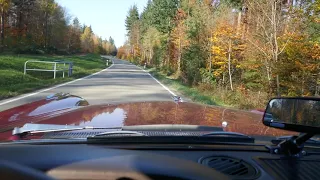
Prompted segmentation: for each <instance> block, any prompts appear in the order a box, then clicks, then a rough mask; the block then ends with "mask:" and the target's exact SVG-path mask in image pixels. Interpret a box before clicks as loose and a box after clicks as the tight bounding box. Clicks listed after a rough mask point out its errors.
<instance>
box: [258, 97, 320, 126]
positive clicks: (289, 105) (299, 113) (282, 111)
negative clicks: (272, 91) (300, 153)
mask: <svg viewBox="0 0 320 180" xmlns="http://www.w3.org/2000/svg"><path fill="white" fill-rule="evenodd" d="M263 120H264V121H265V122H267V123H275V122H279V123H286V124H296V125H303V126H313V127H320V100H313V99H311V100H310V99H286V98H282V99H281V98H279V99H272V100H271V101H270V102H269V104H268V106H267V109H266V111H265V114H264V119H263Z"/></svg>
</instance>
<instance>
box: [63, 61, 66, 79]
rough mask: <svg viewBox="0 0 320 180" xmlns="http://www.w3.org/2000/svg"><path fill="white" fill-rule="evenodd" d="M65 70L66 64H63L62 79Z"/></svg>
mask: <svg viewBox="0 0 320 180" xmlns="http://www.w3.org/2000/svg"><path fill="white" fill-rule="evenodd" d="M65 70H66V63H63V71H62V78H64V71H65Z"/></svg>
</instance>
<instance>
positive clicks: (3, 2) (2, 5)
mask: <svg viewBox="0 0 320 180" xmlns="http://www.w3.org/2000/svg"><path fill="white" fill-rule="evenodd" d="M10 5H11V1H10V0H0V13H1V14H0V39H1V40H0V52H1V51H2V49H3V46H4V38H5V26H4V25H5V16H6V13H7V11H8V9H9V8H10Z"/></svg>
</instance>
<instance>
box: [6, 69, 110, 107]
mask: <svg viewBox="0 0 320 180" xmlns="http://www.w3.org/2000/svg"><path fill="white" fill-rule="evenodd" d="M113 65H114V64H113V63H112V65H111V66H109V67H108V68H106V69H103V70H101V71H99V72H96V73H94V74H91V75H89V76H86V77H83V78H80V79H76V80H73V81H70V82H66V83H63V84H59V85H56V86H53V87H51V88H47V89H42V90H39V91H36V92H34V93H29V94H25V95H22V96H20V97H17V98H14V99H10V100H7V101H4V102H2V103H0V106H1V105H5V104H8V103H11V102H14V101H18V100H20V99H23V98H26V97H30V96H34V95H37V94H39V93H43V92H46V91H50V90H52V89H56V88H58V87H61V86H65V85H68V84H71V83H75V82H77V81H81V80H84V79H87V78H90V77H92V76H94V75H97V74H99V73H101V72H103V71H106V70H108V69H109V68H111V67H112V66H113Z"/></svg>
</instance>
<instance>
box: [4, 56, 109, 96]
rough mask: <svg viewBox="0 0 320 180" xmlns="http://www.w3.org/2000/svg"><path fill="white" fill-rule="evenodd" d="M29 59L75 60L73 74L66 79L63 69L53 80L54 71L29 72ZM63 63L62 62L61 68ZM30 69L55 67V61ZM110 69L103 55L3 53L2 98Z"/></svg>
mask: <svg viewBox="0 0 320 180" xmlns="http://www.w3.org/2000/svg"><path fill="white" fill-rule="evenodd" d="M27 60H39V61H53V60H66V61H71V62H73V74H72V77H67V73H65V78H62V72H59V73H57V75H56V77H57V78H56V79H53V72H34V71H28V72H27V75H24V74H23V69H24V63H25V61H27ZM62 66H63V65H58V67H57V68H58V69H59V68H61V67H62ZM28 68H40V69H52V64H39V63H38V64H37V63H30V64H28ZM104 68H106V64H105V61H104V60H102V58H101V57H100V56H99V55H93V54H90V55H86V56H43V55H39V56H36V55H0V99H5V98H9V97H13V96H17V95H19V94H22V93H27V92H32V91H34V90H37V89H41V88H46V87H50V86H53V85H56V84H60V83H63V82H67V81H71V80H73V79H77V78H80V77H84V76H87V75H90V74H92V73H95V72H97V71H100V70H102V69H104Z"/></svg>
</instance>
